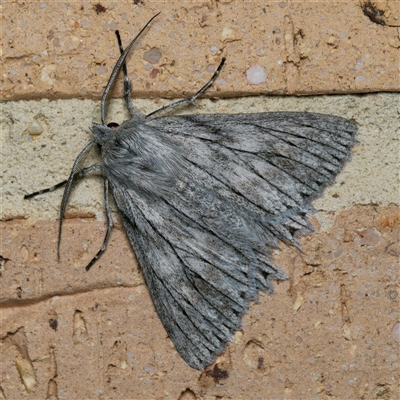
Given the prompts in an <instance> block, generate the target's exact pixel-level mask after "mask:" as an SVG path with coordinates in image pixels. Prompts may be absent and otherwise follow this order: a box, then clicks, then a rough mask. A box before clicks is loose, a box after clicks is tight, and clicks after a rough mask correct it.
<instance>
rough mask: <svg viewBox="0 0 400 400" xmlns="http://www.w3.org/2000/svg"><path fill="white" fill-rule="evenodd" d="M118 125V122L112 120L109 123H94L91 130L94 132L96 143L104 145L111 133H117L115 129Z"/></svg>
mask: <svg viewBox="0 0 400 400" xmlns="http://www.w3.org/2000/svg"><path fill="white" fill-rule="evenodd" d="M118 127H119V125H118V124H117V123H116V122H110V123H109V124H107V125H103V124H93V126H92V128H90V130H91V131H92V132H93V136H94V141H95V143H97V144H99V145H100V146H102V145H104V144H105V143H106V142H107V141H108V140H109V139H110V137H111V135H114V134H115V129H117V128H118Z"/></svg>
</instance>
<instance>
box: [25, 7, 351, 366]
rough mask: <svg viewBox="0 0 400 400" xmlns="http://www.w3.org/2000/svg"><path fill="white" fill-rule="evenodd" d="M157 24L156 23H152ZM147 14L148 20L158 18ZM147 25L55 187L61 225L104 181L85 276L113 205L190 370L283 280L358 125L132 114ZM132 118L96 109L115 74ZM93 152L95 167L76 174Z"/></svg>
mask: <svg viewBox="0 0 400 400" xmlns="http://www.w3.org/2000/svg"><path fill="white" fill-rule="evenodd" d="M157 15H158V14H157ZM157 15H156V16H157ZM156 16H154V17H153V18H152V19H151V20H150V21H149V22H148V23H147V24H146V25H145V26H144V28H143V29H142V30H141V31H140V32H139V34H138V35H137V36H136V37H135V38H134V39H133V40H132V41H131V42H130V44H129V45H128V46H127V47H126V49H125V50H124V49H123V47H122V44H121V40H120V37H119V34H118V33H117V36H118V43H119V47H120V51H121V56H120V58H119V60H118V61H117V63H116V65H115V67H114V69H113V71H112V73H111V76H110V79H109V81H108V83H107V85H106V87H105V90H104V93H103V96H102V100H101V123H100V124H94V125H93V126H92V128H91V131H92V132H93V140H92V141H91V142H90V143H89V144H88V145H87V146H86V147H85V148H84V149H83V150H82V151H81V152H80V153H79V155H78V157H77V158H76V160H75V162H74V164H73V167H72V170H71V174H70V176H69V178H68V179H67V180H65V181H64V182H61V183H59V184H57V185H55V186H53V187H51V188H49V189H45V190H41V191H39V192H35V193H32V194H30V195H26V196H25V198H29V197H33V196H36V195H39V194H42V193H45V192H48V191H52V190H54V189H56V188H58V187H61V186H63V185H65V190H64V195H63V198H62V202H61V209H60V225H59V235H58V255H59V250H60V239H61V232H62V221H63V216H64V212H65V209H66V205H67V201H68V197H69V194H70V191H71V188H72V186H73V184H74V183H75V182H76V181H78V180H79V179H81V178H82V177H83V176H84V175H86V174H87V173H89V172H95V173H98V174H101V175H102V176H103V177H104V201H105V211H106V216H107V232H106V235H105V238H104V243H103V245H102V247H101V249H100V250H99V251H98V253H97V254H96V256H95V257H94V258H93V260H92V261H91V262H90V263H89V265H88V266H87V267H86V269H87V270H89V269H90V267H91V266H92V265H93V264H94V262H95V261H96V260H97V259H98V258H99V257H100V255H101V254H102V253H103V252H104V250H105V249H106V246H107V242H108V239H109V236H110V232H111V229H112V227H113V220H112V216H111V212H110V206H109V195H110V194H111V195H112V196H113V198H114V200H115V204H116V206H117V208H118V211H119V214H120V216H121V219H122V222H123V225H124V227H125V231H126V234H127V236H128V238H129V241H130V243H131V245H132V249H133V251H134V252H135V254H136V256H137V259H138V262H139V265H140V268H141V270H142V272H143V275H144V277H145V280H146V283H147V286H148V288H149V290H150V293H151V297H152V299H153V302H154V305H155V308H156V310H157V313H158V316H159V318H160V320H161V321H162V323H163V324H164V327H165V329H166V331H167V332H168V335H169V337H170V338H171V340H172V342H173V343H174V345H175V348H176V350H177V351H178V352H179V354H180V355H181V356H182V358H183V359H184V360H185V361H186V362H187V364H189V365H190V366H191V367H193V368H195V369H199V370H201V369H203V368H204V367H206V366H207V365H209V364H211V363H212V362H213V361H214V360H215V358H216V356H217V355H219V354H220V353H222V352H223V351H224V349H225V346H226V344H227V343H228V342H229V341H230V340H231V339H232V337H233V335H234V333H235V332H236V331H237V330H238V329H240V327H241V320H242V317H243V315H244V314H246V313H247V311H248V309H249V304H250V302H251V301H257V296H258V292H259V291H262V292H265V293H268V294H271V293H272V292H273V280H275V279H286V278H287V275H286V273H285V272H284V271H283V270H282V269H281V268H279V267H278V266H276V265H275V264H274V262H273V260H272V249H274V248H278V247H279V241H282V242H285V243H287V244H290V245H294V246H297V247H299V248H300V242H299V236H300V235H303V234H310V233H312V232H313V227H312V225H311V223H310V221H309V219H308V215H309V213H310V211H312V206H311V202H312V201H313V200H314V199H315V198H317V197H319V196H321V194H322V192H323V190H324V189H325V188H326V187H327V186H329V185H331V184H332V183H333V182H334V179H335V177H336V175H337V174H338V173H339V172H340V171H341V170H342V169H343V166H344V164H345V163H346V162H347V161H348V160H349V158H350V155H351V149H352V147H353V145H354V142H355V137H356V133H357V126H356V125H355V124H354V123H353V122H352V121H350V120H347V119H344V118H341V117H338V116H333V115H323V114H314V113H306V112H265V113H257V114H203V115H176V116H171V115H167V116H159V114H161V113H164V112H165V111H167V110H170V109H171V108H173V107H177V106H183V105H186V104H192V103H193V102H194V101H195V99H196V98H197V97H198V96H199V95H201V94H203V93H204V92H205V91H206V90H207V88H208V87H210V86H211V85H212V83H213V82H214V81H215V79H216V77H217V75H218V74H219V73H220V71H221V69H222V66H223V64H224V62H225V59H222V61H221V63H220V65H219V67H218V68H217V69H216V71H215V73H214V75H213V76H212V78H211V79H210V81H209V82H208V83H207V84H206V85H204V86H203V87H202V88H201V89H200V90H199V91H198V92H197V93H196V94H195V95H193V96H192V97H190V98H188V99H185V100H181V101H178V102H175V103H172V104H170V105H168V106H165V107H163V108H161V109H159V110H156V111H154V112H152V113H150V114H149V115H146V116H141V115H140V114H139V113H138V112H137V111H136V110H135V109H134V107H133V106H132V104H131V97H130V92H131V83H130V81H129V78H128V73H127V67H126V64H125V59H126V57H127V55H128V53H129V51H130V50H131V48H132V46H133V44H134V43H135V42H136V41H137V39H138V38H139V36H140V35H141V34H142V32H143V31H144V30H145V29H146V28H147V27H148V25H149V24H150V23H151V21H152V20H153V19H154V18H155V17H156ZM121 68H122V70H123V73H124V97H125V100H126V105H127V108H128V109H129V111H130V114H131V119H130V120H128V121H126V122H124V123H123V124H122V125H120V126H118V124H115V123H109V124H106V122H105V104H106V98H107V95H108V94H109V92H110V89H111V86H112V85H113V83H114V81H115V79H116V78H117V75H118V73H119V71H120V70H121ZM94 146H98V147H99V148H100V151H101V164H99V165H92V166H89V167H86V168H83V167H82V164H83V161H84V158H85V157H86V155H87V153H88V152H89V151H90V150H91V149H93V147H94Z"/></svg>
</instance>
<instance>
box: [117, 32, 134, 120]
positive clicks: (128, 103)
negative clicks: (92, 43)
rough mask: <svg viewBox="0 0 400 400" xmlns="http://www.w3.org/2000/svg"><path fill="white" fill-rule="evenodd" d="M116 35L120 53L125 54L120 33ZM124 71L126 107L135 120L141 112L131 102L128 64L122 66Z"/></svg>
mask: <svg viewBox="0 0 400 400" xmlns="http://www.w3.org/2000/svg"><path fill="white" fill-rule="evenodd" d="M115 34H116V35H117V40H118V46H119V51H120V52H121V54H124V48H123V47H122V41H121V36H120V34H119V31H118V30H116V31H115ZM122 71H123V73H124V98H125V101H126V106H127V107H128V110H129V113H130V114H131V116H132V118H135V117H137V116H138V114H139V112H138V111H137V110H135V107H134V106H133V105H132V102H131V90H132V83H131V81H130V80H129V77H128V68H127V67H126V62H124V63H123V64H122Z"/></svg>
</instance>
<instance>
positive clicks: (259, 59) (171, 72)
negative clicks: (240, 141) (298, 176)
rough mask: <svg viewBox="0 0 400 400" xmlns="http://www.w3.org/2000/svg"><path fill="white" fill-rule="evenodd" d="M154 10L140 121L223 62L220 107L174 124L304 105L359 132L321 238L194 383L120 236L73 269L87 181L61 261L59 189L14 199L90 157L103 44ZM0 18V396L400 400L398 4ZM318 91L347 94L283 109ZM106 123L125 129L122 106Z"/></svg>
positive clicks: (52, 10)
mask: <svg viewBox="0 0 400 400" xmlns="http://www.w3.org/2000/svg"><path fill="white" fill-rule="evenodd" d="M135 3H137V4H135ZM396 7H397V8H396ZM157 11H162V14H161V15H160V16H159V17H158V18H157V20H156V21H155V23H154V24H153V25H152V27H151V28H150V29H149V30H148V31H147V32H146V34H145V35H144V36H143V37H142V39H141V40H140V41H139V43H138V44H137V45H136V46H135V48H134V51H133V52H132V55H131V57H130V59H129V64H128V68H129V72H130V77H131V79H132V82H133V93H132V94H133V96H134V97H135V96H140V97H147V98H148V97H152V98H154V100H146V99H143V100H138V101H137V102H136V103H135V104H136V105H137V106H138V107H139V108H140V109H142V110H143V111H144V112H150V111H152V110H154V109H156V108H159V107H160V106H161V105H164V104H167V103H168V101H167V100H162V99H160V97H161V98H162V97H183V96H187V95H188V94H190V93H193V92H194V91H196V89H197V88H199V87H200V86H201V85H202V84H203V83H204V82H205V81H206V80H207V79H208V78H209V77H210V75H211V73H212V71H213V68H214V67H215V65H217V64H218V62H219V60H220V59H221V57H222V56H223V55H225V56H226V57H227V63H226V66H225V68H224V69H223V71H222V73H221V75H220V77H219V79H218V81H217V82H216V83H215V85H214V86H213V87H212V88H210V90H209V92H208V95H210V96H212V97H215V96H218V97H220V98H228V97H229V99H225V100H224V99H222V100H199V101H198V105H199V109H194V108H189V109H186V110H182V112H228V113H229V112H259V111H276V110H292V111H313V112H323V113H329V114H335V115H340V116H343V117H346V118H350V119H353V120H354V121H355V122H356V123H357V124H358V126H359V129H360V133H359V136H358V142H357V145H356V147H355V148H354V152H353V158H352V160H351V162H350V163H349V164H348V165H347V166H346V168H345V170H344V171H343V172H342V173H341V174H340V176H339V177H338V179H337V182H336V184H335V185H334V186H332V187H331V188H329V189H327V190H326V192H325V194H324V196H323V198H321V199H319V200H318V201H316V202H315V203H314V205H315V208H316V210H317V213H316V214H315V215H314V216H313V217H312V221H313V223H314V225H315V226H316V228H317V233H316V234H314V235H312V236H306V237H303V238H302V240H301V242H302V246H303V251H302V252H301V251H299V250H298V249H295V248H291V247H285V246H283V247H282V249H281V250H277V251H276V254H275V261H276V263H277V264H278V265H280V266H282V267H283V268H284V269H285V270H286V271H287V272H288V273H289V275H290V279H289V280H287V281H284V282H280V283H279V284H276V294H275V295H274V296H261V297H260V302H259V303H257V304H253V305H252V307H251V310H250V312H249V314H248V315H247V316H246V317H245V318H244V321H243V328H242V330H241V331H239V332H238V333H237V334H236V336H235V339H234V341H233V342H232V343H231V344H229V346H228V347H227V350H226V352H225V353H224V354H222V355H221V356H220V357H219V358H218V359H217V361H216V363H215V364H214V365H212V366H210V367H209V368H208V369H206V370H205V371H203V372H198V371H195V370H192V369H191V368H190V367H188V366H187V365H186V364H185V363H184V362H183V360H182V359H181V358H180V356H179V355H178V354H177V352H176V351H175V350H174V347H173V345H172V342H171V341H170V340H169V339H168V337H167V334H166V332H165V330H164V328H163V327H162V325H161V323H160V321H159V320H158V318H157V315H156V313H155V310H154V307H153V305H152V302H151V299H150V297H149V294H148V290H147V288H146V286H145V284H144V282H143V277H142V275H141V273H140V271H139V268H138V265H137V263H136V260H135V258H134V255H133V253H132V251H131V249H130V246H129V243H128V241H127V239H126V237H125V234H124V232H123V229H122V228H121V227H120V226H117V227H116V229H114V231H113V233H112V236H111V241H110V244H109V246H108V250H107V252H106V253H105V254H104V256H103V257H102V258H101V260H99V262H98V263H97V264H96V265H95V266H94V267H93V268H92V270H91V271H90V272H89V273H86V272H85V270H84V266H85V265H86V263H87V262H88V261H89V260H90V259H91V257H92V256H93V255H94V254H95V252H96V251H97V250H98V248H99V247H100V245H101V243H102V240H103V235H104V232H105V224H104V221H103V220H104V215H103V200H102V199H103V196H102V188H101V181H100V179H99V178H88V179H86V180H85V181H84V182H81V183H80V184H78V185H77V187H76V190H75V191H74V193H73V194H72V196H71V199H70V203H69V204H70V205H69V208H68V211H67V220H66V221H65V225H64V227H65V228H64V234H63V241H62V248H61V260H60V262H58V261H57V257H56V240H57V221H56V219H57V216H58V208H59V204H60V200H61V192H59V191H55V192H53V193H51V194H49V195H43V196H40V197H37V198H35V199H32V200H30V201H24V200H23V195H24V194H26V193H30V192H32V191H34V190H37V189H40V188H43V187H47V186H49V185H52V184H53V183H55V182H58V181H61V180H63V179H65V178H66V177H67V176H68V174H69V170H70V167H71V165H72V163H73V160H74V158H75V157H76V155H77V154H78V152H79V151H80V149H81V148H83V146H84V145H85V144H87V143H88V141H89V139H90V137H91V133H90V131H89V130H88V127H89V126H91V124H92V123H93V122H98V121H99V119H100V118H99V102H98V101H97V100H98V99H99V96H100V95H101V92H102V90H103V87H104V85H105V84H106V81H107V79H108V75H109V73H110V71H111V70H112V68H113V65H114V63H115V61H116V58H117V57H118V48H117V47H116V43H115V35H114V33H113V31H114V30H115V29H116V28H118V29H120V31H121V34H122V36H123V41H124V44H125V45H126V44H127V43H128V41H129V39H130V38H131V37H132V36H133V35H135V34H136V33H137V32H138V30H139V29H140V28H141V27H143V25H144V24H145V22H147V20H148V19H149V18H150V17H151V16H153V15H154V14H155V13H156V12H157ZM2 13H3V17H2V18H3V21H2V23H3V28H2V29H3V31H2V32H3V34H2V38H1V40H2V64H3V75H2V77H1V79H2V87H1V88H2V98H3V100H7V102H4V103H2V112H1V123H2V146H1V152H2V162H3V165H2V167H3V168H2V170H3V180H4V181H3V190H2V215H1V217H2V221H1V229H2V234H1V253H0V256H1V257H0V272H1V277H0V282H1V285H2V286H1V288H2V290H1V298H0V300H1V311H2V312H1V326H0V335H1V339H2V340H1V351H2V375H1V383H0V398H6V399H22V398H26V399H37V398H47V399H62V398H75V399H79V398H90V399H94V398H104V399H113V398H115V399H140V400H141V399H171V400H175V399H180V400H193V399H207V400H211V399H213V400H214V399H262V400H263V399H273V398H276V399H282V398H287V399H315V398H316V399H328V398H330V399H340V400H342V399H396V398H398V386H397V385H398V382H399V376H398V371H399V358H398V357H399V340H400V317H399V313H398V306H399V298H398V291H399V286H398V261H399V254H400V247H399V223H398V221H399V214H398V205H399V204H398V203H399V201H398V198H399V185H398V158H397V157H398V137H399V98H398V94H397V93H396V92H398V90H399V84H400V83H399V78H398V77H399V68H400V60H399V55H398V49H399V47H400V40H399V27H398V26H399V22H398V21H399V10H398V3H396V2H374V1H372V2H366V1H361V2H358V1H347V2H343V3H341V2H337V3H332V4H331V3H322V2H319V3H317V2H298V3H295V4H292V3H291V2H280V3H278V2H273V3H272V2H252V3H246V4H245V5H244V4H241V3H236V2H233V1H219V2H212V1H210V2H176V3H168V4H167V3H158V2H149V1H146V0H143V1H132V2H118V3H117V2H116V3H110V2H92V3H89V2H71V3H64V2H47V3H46V2H3V3H2ZM256 82H259V83H258V84H255V83H256ZM372 92H386V93H372ZM388 92H394V93H388ZM114 93H115V96H116V97H118V96H119V94H120V93H121V85H120V84H118V85H116V88H115V91H114ZM320 93H324V94H331V93H341V95H340V96H339V95H336V96H329V95H327V96H307V97H294V96H287V95H288V94H295V95H296V94H308V95H316V94H320ZM354 93H369V94H363V95H355V94H354ZM262 94H273V96H269V97H265V96H261V95H262ZM242 95H252V97H247V98H240V96H242ZM278 95H280V96H278ZM233 97H235V98H233ZM32 99H34V100H36V101H25V100H32ZM48 99H50V100H48ZM61 99H64V100H61ZM19 100H21V101H19ZM179 111H181V110H179ZM109 115H110V118H112V119H113V120H116V121H117V122H122V121H123V120H124V119H126V117H127V115H126V112H124V111H123V103H122V101H120V100H115V101H112V102H111V104H110V109H109ZM95 158H96V155H93V159H95ZM90 161H92V160H90V159H88V160H87V162H88V163H89V162H90ZM113 215H114V217H115V218H116V219H117V221H118V217H117V213H116V212H115V210H114V211H113Z"/></svg>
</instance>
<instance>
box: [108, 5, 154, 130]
mask: <svg viewBox="0 0 400 400" xmlns="http://www.w3.org/2000/svg"><path fill="white" fill-rule="evenodd" d="M160 14H161V12H159V13H157V14H156V15H155V16H154V17H152V18H151V19H150V20H149V22H147V24H146V25H145V26H144V27H143V28H142V30H141V31H140V32H139V33H138V34H137V35H136V37H135V38H134V39H133V40H132V41H131V42H130V43H129V45H128V46H127V47H126V49H125V50H124V52H123V53H122V54H121V56H120V57H119V59H118V61H117V63H116V64H115V66H114V69H113V70H112V72H111V75H110V79H109V80H108V82H107V85H106V88H105V89H104V92H103V96H102V98H101V123H102V124H103V125H105V104H106V98H107V95H108V92H109V91H110V89H111V86H112V85H113V83H114V81H115V78H116V77H117V75H118V73H119V70H120V69H121V66H122V65H123V64H124V62H125V59H126V57H127V55H128V53H129V52H130V50H131V48H132V46H133V45H134V44H135V42H136V41H137V39H138V38H139V36H140V35H141V34H142V33H143V31H144V30H145V29H146V28H147V27H148V26H149V25H150V23H151V21H153V19H154V18H156V17H157V16H158V15H160Z"/></svg>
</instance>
